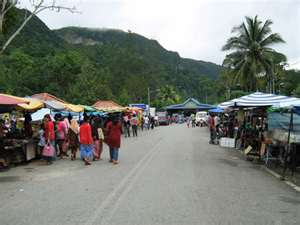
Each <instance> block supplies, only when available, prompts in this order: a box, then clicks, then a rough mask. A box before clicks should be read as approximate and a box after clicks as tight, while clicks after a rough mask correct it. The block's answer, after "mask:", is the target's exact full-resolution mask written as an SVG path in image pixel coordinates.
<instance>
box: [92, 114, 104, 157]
mask: <svg viewBox="0 0 300 225" xmlns="http://www.w3.org/2000/svg"><path fill="white" fill-rule="evenodd" d="M99 128H100V120H99V118H97V117H94V118H93V119H92V134H93V141H94V151H93V153H94V161H98V160H100V158H101V152H102V149H100V140H99ZM100 129H101V128H100Z"/></svg>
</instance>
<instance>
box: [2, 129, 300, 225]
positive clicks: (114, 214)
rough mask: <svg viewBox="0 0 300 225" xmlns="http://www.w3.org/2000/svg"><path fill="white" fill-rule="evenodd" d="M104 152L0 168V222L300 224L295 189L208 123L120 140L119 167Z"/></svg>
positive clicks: (26, 224) (38, 224) (55, 224)
mask: <svg viewBox="0 0 300 225" xmlns="http://www.w3.org/2000/svg"><path fill="white" fill-rule="evenodd" d="M103 158H104V159H103V160H102V161H99V162H94V163H93V164H92V165H91V166H84V165H83V163H82V162H81V161H80V160H77V161H75V162H72V161H70V160H59V161H56V162H55V163H54V164H53V165H51V166H45V165H43V163H41V162H34V163H31V164H29V165H26V166H19V167H17V168H13V169H11V170H10V171H8V172H4V173H0V199H1V203H0V225H77V224H78V225H79V224H80V225H96V224H97V225H100V224H104V225H108V224H111V225H156V224H161V225H169V224H170V225H171V224H172V225H173V224H174V225H175V224H176V225H189V224H195V225H202V224H203V225H231V224H232V225H242V224H245V225H252V224H257V225H269V224H270V225H283V224H286V225H296V224H297V225H299V224H300V194H299V193H297V192H296V191H295V190H293V189H291V188H290V187H289V186H287V185H286V184H285V183H283V182H281V181H279V180H278V179H276V178H274V177H273V176H271V175H269V174H268V173H266V172H265V171H264V170H262V169H261V167H260V166H259V165H257V164H254V163H252V162H248V161H245V160H244V159H242V158H241V156H240V154H238V153H237V152H236V151H235V150H232V149H224V148H220V147H219V146H215V145H209V144H208V132H207V128H187V127H186V126H185V125H183V124H182V125H172V126H166V127H159V128H156V129H155V130H152V131H144V132H143V133H140V135H139V137H138V138H127V139H126V138H123V140H122V147H121V150H120V164H119V165H116V166H115V165H112V164H110V163H109V162H108V152H107V147H105V153H104V156H103Z"/></svg>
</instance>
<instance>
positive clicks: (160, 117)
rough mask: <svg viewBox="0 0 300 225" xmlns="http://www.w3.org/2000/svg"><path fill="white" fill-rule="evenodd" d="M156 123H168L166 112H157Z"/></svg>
mask: <svg viewBox="0 0 300 225" xmlns="http://www.w3.org/2000/svg"><path fill="white" fill-rule="evenodd" d="M156 114H157V117H158V124H159V125H169V118H168V113H167V112H157V113H156Z"/></svg>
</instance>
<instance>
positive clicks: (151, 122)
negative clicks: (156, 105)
mask: <svg viewBox="0 0 300 225" xmlns="http://www.w3.org/2000/svg"><path fill="white" fill-rule="evenodd" d="M150 124H151V130H153V129H154V127H155V119H154V117H153V116H152V117H151V119H150Z"/></svg>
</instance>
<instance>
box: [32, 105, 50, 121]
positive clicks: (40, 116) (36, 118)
mask: <svg viewBox="0 0 300 225" xmlns="http://www.w3.org/2000/svg"><path fill="white" fill-rule="evenodd" d="M50 113H51V112H50V109H47V108H42V109H40V110H38V111H36V112H34V113H32V114H31V118H32V121H40V120H43V119H44V116H45V115H47V114H50Z"/></svg>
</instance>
